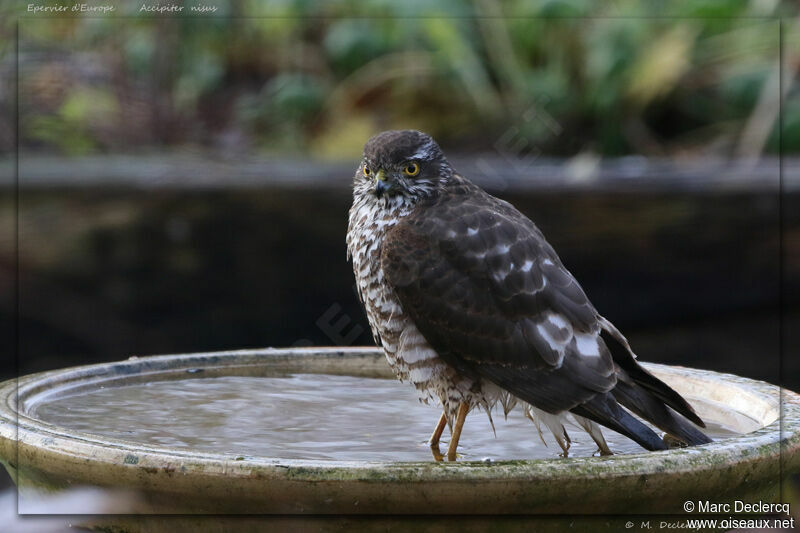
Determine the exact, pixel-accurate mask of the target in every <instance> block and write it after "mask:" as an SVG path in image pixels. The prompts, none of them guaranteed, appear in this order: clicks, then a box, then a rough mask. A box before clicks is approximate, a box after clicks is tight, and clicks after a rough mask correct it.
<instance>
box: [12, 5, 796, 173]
mask: <svg viewBox="0 0 800 533" xmlns="http://www.w3.org/2000/svg"><path fill="white" fill-rule="evenodd" d="M214 4H215V5H217V6H218V7H219V8H220V9H219V11H218V12H217V13H216V14H215V16H212V17H200V18H191V17H150V18H146V17H133V18H111V17H100V18H35V17H32V18H27V19H21V21H20V46H19V52H20V71H21V76H20V91H21V92H20V95H21V98H20V111H21V115H20V116H21V118H22V128H21V141H22V144H23V146H24V147H25V148H30V149H36V150H46V151H56V152H60V153H66V154H85V153H92V152H112V151H113V152H116V151H126V152H129V151H136V150H148V149H163V148H165V147H172V146H201V147H204V148H208V149H219V150H221V151H226V152H233V153H238V152H240V151H246V150H255V151H262V152H273V153H289V154H291V153H297V154H300V153H311V154H313V155H317V156H322V157H351V156H353V155H354V154H357V153H358V152H359V150H360V147H361V146H362V144H363V142H364V140H365V137H366V136H369V135H370V134H371V133H374V132H375V131H378V130H381V129H387V128H400V127H414V128H419V129H424V130H426V131H429V132H430V133H432V134H434V135H435V136H437V138H439V139H440V141H442V142H443V144H445V145H457V146H459V147H461V149H462V150H475V149H480V150H487V151H488V150H493V149H496V145H497V142H498V139H500V138H502V136H503V135H504V133H506V132H508V131H509V128H510V127H511V128H513V129H514V131H518V132H519V134H520V135H522V136H523V137H524V138H525V139H527V140H528V141H529V143H530V146H529V147H528V149H529V150H533V149H535V151H536V152H537V153H546V154H550V155H557V156H569V155H574V154H577V153H580V152H586V151H590V152H596V153H598V154H600V155H611V156H613V155H622V154H631V153H637V154H645V155H655V156H661V155H664V156H671V155H684V154H688V155H722V156H730V155H758V154H760V153H763V152H765V151H766V152H776V151H777V149H778V135H777V128H778V118H777V117H778V113H777V110H778V108H777V101H778V84H777V79H778V78H777V72H778V71H777V68H778V56H779V25H780V19H779V18H777V17H779V16H783V17H784V18H783V25H784V39H785V43H786V44H787V46H786V47H785V49H784V50H785V52H786V53H785V54H784V59H785V60H786V61H785V67H786V68H785V71H784V86H785V87H790V86H791V84H790V82H791V81H792V79H793V78H794V75H795V73H796V70H797V69H798V66H799V65H800V52H799V51H800V30H798V27H799V26H798V24H797V22H796V21H795V20H794V19H792V18H791V16H793V15H794V11H795V8H792V7H786V6H784V5H781V4H778V3H777V2H768V1H766V2H752V1H745V0H724V1H712V0H685V1H678V2H670V3H668V4H669V5H668V6H661V5H659V4H656V3H650V2H638V1H633V0H619V1H617V2H613V3H600V2H591V1H589V0H550V1H542V2H537V3H533V2H527V1H524V0H513V1H509V2H505V3H503V4H499V3H496V2H493V1H491V0H475V1H473V2H459V1H455V0H447V1H444V2H438V3H429V2H423V1H421V0H415V1H410V2H396V1H389V0H372V1H369V2H355V1H334V2H327V3H317V2H310V1H306V0H277V1H271V2H258V1H256V0H227V1H224V0H219V1H215V2H214ZM129 9H130V8H129ZM134 14H135V13H134ZM798 96H799V93H798V91H797V90H796V89H793V88H792V89H790V90H789V91H788V94H787V101H786V104H785V106H784V115H783V121H784V138H783V145H784V148H785V149H786V150H787V151H799V150H800V98H799V97H798Z"/></svg>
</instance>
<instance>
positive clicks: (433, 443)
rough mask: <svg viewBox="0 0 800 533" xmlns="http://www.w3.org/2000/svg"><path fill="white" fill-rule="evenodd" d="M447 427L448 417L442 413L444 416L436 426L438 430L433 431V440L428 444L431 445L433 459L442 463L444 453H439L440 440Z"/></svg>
mask: <svg viewBox="0 0 800 533" xmlns="http://www.w3.org/2000/svg"><path fill="white" fill-rule="evenodd" d="M446 425H447V415H445V414H444V413H442V416H440V417H439V423H437V424H436V429H434V430H433V434H432V435H431V440H430V441H428V444H430V445H431V453H432V454H433V459H434V460H436V461H441V460H442V459H444V456H443V455H442V452H441V451H439V438H440V437H441V436H442V432H443V431H444V427H445V426H446Z"/></svg>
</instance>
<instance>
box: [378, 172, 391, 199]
mask: <svg viewBox="0 0 800 533" xmlns="http://www.w3.org/2000/svg"><path fill="white" fill-rule="evenodd" d="M386 180H387V176H386V171H385V170H383V169H382V168H381V169H379V170H378V172H376V173H375V195H376V196H377V197H378V198H380V197H381V196H383V193H385V192H386V191H388V190H389V187H390V184H389V183H388V182H387V181H386Z"/></svg>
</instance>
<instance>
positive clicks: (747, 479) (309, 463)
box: [0, 347, 800, 513]
mask: <svg viewBox="0 0 800 533" xmlns="http://www.w3.org/2000/svg"><path fill="white" fill-rule="evenodd" d="M645 366H646V367H647V368H648V369H649V370H651V371H652V372H654V373H655V374H656V375H658V376H659V377H661V378H662V379H665V380H667V381H668V382H669V383H670V384H671V385H673V383H677V384H678V385H679V386H677V387H676V388H677V389H678V392H680V393H682V394H688V396H692V395H693V394H696V393H702V394H708V395H710V396H711V397H712V399H715V401H718V402H726V401H732V402H737V405H736V408H737V409H739V410H743V409H744V410H747V412H748V415H749V416H750V417H752V418H756V419H757V420H759V421H760V422H761V423H763V424H764V425H763V427H761V428H760V429H757V430H755V431H753V432H751V433H747V434H744V435H739V436H737V437H733V438H730V439H722V440H719V441H716V442H713V443H711V444H707V445H703V446H697V447H690V448H680V449H673V450H668V451H661V452H643V453H637V454H624V455H614V456H611V457H569V458H553V459H530V460H511V461H504V460H498V461H492V462H488V463H487V462H483V461H464V462H456V463H447V462H444V463H436V462H434V461H416V462H392V461H336V460H305V459H282V458H274V457H260V456H236V455H233V454H222V453H213V452H200V451H193V450H186V449H177V448H169V447H166V446H153V445H149V444H144V443H137V442H134V441H126V440H121V439H114V438H109V437H104V436H99V435H94V434H91V433H86V432H80V431H75V430H71V429H67V428H64V427H60V426H57V425H54V424H50V423H47V422H44V421H42V420H39V419H37V418H35V416H31V415H30V413H29V410H30V407H31V406H33V405H35V404H37V402H41V401H43V400H44V399H46V398H47V397H48V396H51V395H54V394H64V392H65V391H73V392H74V391H78V390H79V389H81V388H91V387H96V386H98V385H99V384H101V383H106V382H107V383H111V382H113V381H119V380H123V381H126V382H127V381H128V380H131V379H142V380H152V379H169V378H177V376H180V377H181V378H186V377H191V374H192V373H194V372H196V371H198V370H202V371H204V372H206V373H207V372H223V373H224V372H231V371H233V369H237V370H242V369H244V370H247V369H254V368H264V367H271V368H273V369H280V370H284V371H289V372H296V373H325V374H340V375H356V376H367V377H387V378H388V377H391V371H390V370H389V368H388V365H386V363H385V359H384V357H383V355H382V352H381V351H380V350H379V349H377V348H371V347H347V348H343V347H319V348H318V347H314V348H265V349H250V350H234V351H222V352H206V353H192V354H175V355H160V356H147V357H132V358H130V359H127V360H124V361H120V362H114V363H101V364H94V365H86V366H78V367H71V368H66V369H60V370H53V371H47V372H41V373H37V374H30V375H27V376H22V377H20V378H19V379H18V380H9V381H6V382H4V383H1V384H0V459H1V460H2V462H3V464H4V465H5V466H6V468H7V469H9V470H10V471H12V473H14V474H20V478H19V479H20V482H21V485H22V482H26V483H30V484H31V486H34V485H35V486H43V487H44V486H47V487H50V488H61V487H64V486H70V485H80V484H91V485H99V486H124V487H126V488H134V489H137V490H145V491H156V492H159V491H167V492H170V493H175V494H181V495H184V496H186V497H185V498H184V497H178V498H175V499H173V503H175V504H176V505H177V504H179V508H180V509H182V510H186V511H187V512H194V511H193V509H194V507H193V504H192V503H191V502H190V501H189V499H188V495H189V494H194V495H195V497H196V496H197V491H198V489H197V487H199V486H202V487H205V493H204V496H203V498H200V499H201V500H203V501H204V502H205V504H204V505H206V507H202V509H203V511H206V510H207V511H208V512H288V513H294V512H301V513H308V512H313V513H327V512H334V513H340V512H358V513H381V512H384V511H382V509H383V507H382V505H385V501H386V498H390V499H391V498H399V500H400V501H402V502H404V503H403V504H402V505H399V506H397V505H396V506H394V507H393V508H392V509H394V510H395V511H396V512H401V513H402V512H412V513H413V512H420V509H421V508H423V507H424V505H425V502H428V501H431V499H433V500H438V501H439V502H440V507H439V509H447V510H448V511H447V512H456V513H474V512H478V511H477V510H476V508H475V507H472V505H474V504H476V502H472V501H471V498H470V497H458V498H456V497H455V496H453V495H448V487H450V488H451V489H452V490H457V487H463V486H465V484H466V486H471V485H472V484H475V483H478V484H481V486H483V487H484V491H486V490H489V492H491V493H494V492H496V495H497V497H500V495H501V493H503V494H508V493H509V491H511V492H512V493H513V494H514V495H515V496H514V497H513V498H511V499H510V500H505V501H504V503H502V504H498V505H497V506H496V508H495V511H496V512H519V511H520V509H534V511H535V510H536V509H538V510H541V511H543V512H574V510H575V509H574V505H573V506H572V507H570V508H565V507H564V505H563V504H559V503H558V497H559V495H562V496H563V495H569V497H570V498H575V497H578V498H583V499H584V502H583V503H582V504H581V505H583V506H590V505H597V504H598V502H597V501H595V500H597V495H596V491H597V490H599V489H598V487H600V486H607V485H608V483H609V482H610V481H611V480H613V483H614V485H615V486H616V489H617V490H620V491H622V493H624V494H625V495H626V498H625V499H623V500H619V499H617V500H619V501H618V503H617V504H614V505H610V506H608V505H607V506H606V507H604V510H605V511H606V512H630V510H631V509H636V508H642V507H641V506H642V505H644V504H645V501H647V500H646V498H647V497H648V496H647V495H648V494H651V491H652V490H653V488H654V487H659V489H658V490H659V492H660V493H663V491H664V490H666V491H667V492H669V493H670V494H671V496H670V497H664V498H662V499H661V501H660V503H659V502H656V505H655V507H656V508H657V509H659V510H661V511H663V512H680V509H675V508H672V507H674V504H675V502H677V501H679V500H681V499H682V498H687V497H690V496H691V495H693V494H698V491H703V490H710V488H711V487H710V485H715V486H718V487H722V486H726V487H727V489H726V490H728V491H731V490H737V489H741V490H742V491H745V492H747V491H755V492H754V493H753V494H755V493H756V492H757V493H758V494H759V495H760V496H759V497H763V496H764V495H766V494H768V493H771V492H770V491H773V492H774V487H775V486H777V485H776V483H777V480H778V479H779V477H780V474H781V468H783V469H784V471H787V469H788V471H800V395H798V394H796V393H794V392H791V391H787V390H783V391H781V389H780V388H779V387H777V386H775V385H771V384H768V383H765V382H761V381H756V380H752V379H748V378H743V377H740V376H734V375H731V374H722V373H717V372H711V371H704V370H696V369H690V368H683V367H676V366H666V365H657V364H647V363H645ZM206 375H208V374H206ZM223 375H224V374H223ZM781 402H782V403H781ZM781 411H782V415H783V416H782V418H781V417H780V416H779V415H780V414H781ZM742 476H744V477H742ZM732 479H737V480H738V481H737V482H736V483H732V482H731V480H732ZM536 487H538V489H537V488H536ZM637 487H638V488H637ZM323 488H325V490H322V489H323ZM490 489H491V490H490ZM492 491H494V492H492ZM498 491H499V492H498ZM232 492H233V493H235V494H237V495H238V496H237V498H235V499H234V501H229V499H228V500H225V495H230V494H231V493H232ZM743 493H744V492H743ZM743 493H742V494H743ZM593 494H594V496H593ZM326 495H332V497H323V496H326ZM462 496H463V494H462ZM485 496H486V494H485V493H484V497H485ZM651 496H652V494H651ZM214 498H217V500H219V498H222V500H219V501H216V502H215V503H210V502H213V500H214ZM290 500H291V501H290ZM297 501H303V502H305V503H304V504H303V505H301V506H300V507H297V504H296V503H291V502H297ZM572 501H573V502H574V501H576V500H574V499H573V500H572ZM382 502H383V503H382ZM592 502H594V503H592ZM670 502H671V503H670ZM523 503H524V505H523ZM359 506H360V507H359ZM531 506H533V507H531ZM156 508H157V506H156ZM481 508H483V507H481ZM647 510H648V511H653V510H654V508H653V507H647Z"/></svg>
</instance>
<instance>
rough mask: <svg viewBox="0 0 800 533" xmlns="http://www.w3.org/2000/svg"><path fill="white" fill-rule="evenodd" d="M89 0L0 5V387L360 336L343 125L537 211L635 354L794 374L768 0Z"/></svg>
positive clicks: (792, 108) (352, 146)
mask: <svg viewBox="0 0 800 533" xmlns="http://www.w3.org/2000/svg"><path fill="white" fill-rule="evenodd" d="M63 3H64V4H68V3H67V2H63ZM108 3H110V4H114V5H117V7H118V11H117V13H116V16H95V17H81V16H77V17H64V16H49V17H44V16H36V15H24V14H23V12H24V10H25V7H24V5H25V3H24V2H23V3H21V5H19V6H17V7H18V11H16V13H17V14H18V15H20V14H23V16H20V17H11V16H9V17H5V18H3V20H2V22H0V31H2V38H0V109H2V112H0V173H2V174H3V175H4V176H5V177H6V178H7V180H6V181H4V186H3V188H2V191H0V213H2V218H3V220H4V221H6V222H7V224H4V225H3V226H2V227H1V228H0V231H2V234H0V287H2V289H3V290H2V294H3V296H2V301H1V302H0V303H1V304H2V305H1V306H0V319H1V321H0V323H2V324H4V327H5V328H6V330H7V332H8V338H9V339H12V340H14V339H16V343H17V346H16V348H17V353H18V358H17V365H18V366H16V367H15V366H14V365H12V364H9V365H8V366H6V367H5V368H4V369H3V374H4V376H3V377H9V376H11V375H13V374H14V372H15V371H16V370H18V371H19V372H22V373H26V372H31V371H37V370H43V369H48V368H57V367H62V366H67V365H74V364H82V363H91V362H99V361H108V360H115V359H120V358H125V357H128V356H130V355H133V354H137V355H146V354H156V353H168V352H190V351H207V350H219V349H229V348H244V347H261V346H285V345H298V344H316V345H327V344H343V345H345V344H371V343H372V341H371V337H370V335H369V334H368V331H367V325H366V321H365V318H364V315H363V312H362V311H361V308H360V306H359V303H358V301H357V298H356V296H355V293H354V290H353V278H352V271H351V269H350V265H349V264H348V263H347V262H346V260H345V246H344V235H345V231H346V216H347V209H348V207H349V203H350V180H351V177H352V175H353V172H354V169H355V167H356V166H357V164H358V161H359V154H360V150H361V147H362V146H363V143H364V142H365V141H366V140H367V138H369V137H370V136H371V135H373V134H374V133H376V132H378V131H381V130H384V129H390V128H416V129H421V130H424V131H426V132H428V133H431V134H432V135H434V136H435V138H436V139H437V140H438V141H439V142H440V144H441V145H442V147H443V148H444V150H445V152H446V153H447V154H448V155H449V156H450V158H451V160H453V161H454V163H455V166H456V168H457V169H458V170H459V171H461V172H462V173H464V174H465V175H467V176H468V177H470V178H472V179H473V180H474V181H476V182H478V183H479V184H481V185H483V186H485V187H486V188H487V189H489V190H490V191H491V192H492V193H494V194H496V195H499V196H501V197H503V198H505V199H507V200H509V201H511V202H513V203H514V204H515V205H517V207H519V208H520V209H521V210H522V211H523V212H525V213H526V214H528V215H529V216H530V217H531V218H532V219H533V220H534V221H536V222H537V224H539V225H540V227H541V228H542V229H543V231H544V232H545V234H546V235H547V236H548V238H549V240H550V241H551V243H552V244H553V245H554V246H555V248H556V249H557V250H558V251H559V253H560V254H561V256H562V259H563V260H564V262H565V264H566V265H567V266H568V267H569V268H570V269H571V270H572V271H573V273H574V274H575V275H576V276H577V277H578V279H579V280H581V282H582V284H583V286H584V288H585V290H586V292H587V293H588V295H589V296H590V298H591V299H592V300H593V302H594V303H595V306H596V307H597V308H598V310H599V311H600V312H601V313H603V314H604V315H605V316H607V317H608V318H609V319H611V320H612V321H614V322H615V323H616V324H617V325H618V326H619V327H620V328H621V329H622V330H623V332H625V333H626V334H627V335H628V337H629V339H630V340H631V342H632V345H633V347H634V349H635V350H636V351H637V352H638V353H639V355H640V358H641V359H643V360H648V361H659V362H666V363H671V364H681V365H687V366H696V367H700V368H708V369H716V370H722V371H729V372H735V373H738V374H742V375H747V376H751V377H755V378H759V379H766V380H769V381H772V382H778V381H779V380H780V379H781V374H780V370H781V364H783V376H782V377H783V381H784V382H785V383H786V384H787V385H788V386H790V387H792V388H794V389H796V390H797V389H800V367H799V365H798V363H797V358H796V357H786V358H785V359H784V361H783V363H781V360H780V357H779V354H780V349H781V347H782V346H783V348H784V351H785V353H786V354H787V355H788V353H789V351H788V347H789V346H793V347H796V346H797V345H798V336H797V335H798V334H797V331H798V327H800V299H799V298H798V292H797V288H798V280H800V277H798V273H800V246H799V245H798V244H799V243H800V208H798V207H800V204H799V203H798V189H799V188H800V160H798V159H796V156H797V153H798V151H800V89H798V88H797V85H796V83H795V78H796V73H797V70H798V68H800V29H799V28H800V23H798V19H797V18H796V17H797V9H796V8H795V7H793V6H792V5H790V4H781V3H779V2H775V1H769V0H752V1H746V0H727V1H724V2H710V1H707V0H686V1H681V2H672V3H670V4H669V6H666V7H648V6H650V4H649V3H642V2H634V1H627V0H619V1H616V2H613V3H595V2H588V1H581V0H561V1H546V2H535V3H534V2H523V1H511V2H505V3H503V4H502V5H501V4H499V3H497V2H492V1H490V0H475V1H473V2H456V1H445V2H439V3H436V4H430V3H427V2H389V1H383V0H373V1H370V2H359V3H355V2H327V3H324V4H322V3H321V4H319V5H318V4H314V3H310V2H306V1H304V0H282V1H273V2H255V1H246V0H227V1H225V0H218V1H217V0H215V1H213V2H208V3H209V4H210V5H213V6H216V7H217V11H216V12H215V13H213V14H210V15H199V16H198V15H194V16H172V17H168V16H145V15H142V14H140V13H138V12H137V9H138V7H139V5H138V4H136V5H134V4H135V3H121V2H117V3H115V2H108ZM177 3H178V4H180V2H177ZM51 4H53V5H56V4H59V2H52V3H51ZM122 15H128V17H126V18H124V17H122ZM781 59H782V60H783V63H782V64H781ZM781 91H782V92H783V97H784V99H783V102H782V104H781ZM17 96H18V97H17ZM17 148H18V152H16V150H17ZM781 149H782V152H783V155H784V159H783V161H782V164H781V163H780V162H779V159H778V155H779V153H780V151H781ZM15 153H16V154H18V167H15V160H14V156H15ZM17 171H18V173H17V176H18V181H17V182H16V185H18V187H15V182H14V179H13V178H14V176H15V173H16V172H17ZM781 171H782V174H781ZM781 176H782V179H781ZM781 188H782V194H781ZM781 229H782V230H783V231H782V232H781ZM781 236H782V238H783V241H781ZM17 249H18V251H19V254H18V255H17V253H16V252H17ZM17 269H18V272H19V284H18V286H17V288H18V293H15V283H14V281H15V274H16V272H17ZM781 282H783V284H782V285H781ZM781 287H783V292H781ZM15 296H18V303H19V307H18V308H17V307H16V302H17V299H16V297H15ZM781 303H782V305H783V306H784V307H783V311H784V326H785V327H784V329H783V333H784V335H783V337H781V336H780V334H779V333H780V331H779V312H780V308H779V305H781ZM15 331H16V335H15ZM793 349H794V348H793ZM6 353H8V354H12V353H14V342H11V343H9V344H8V345H7V352H6ZM794 355H795V356H796V351H795V352H794ZM11 361H12V360H11V359H9V362H11Z"/></svg>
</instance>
